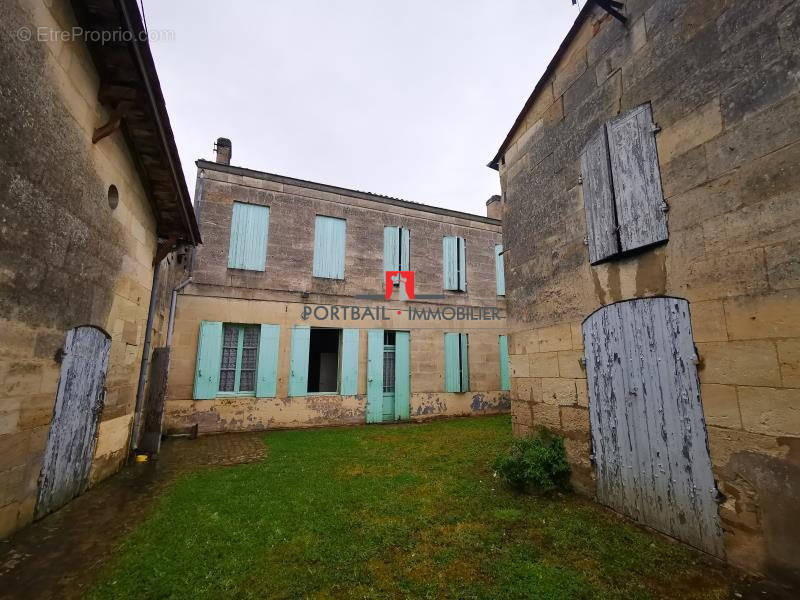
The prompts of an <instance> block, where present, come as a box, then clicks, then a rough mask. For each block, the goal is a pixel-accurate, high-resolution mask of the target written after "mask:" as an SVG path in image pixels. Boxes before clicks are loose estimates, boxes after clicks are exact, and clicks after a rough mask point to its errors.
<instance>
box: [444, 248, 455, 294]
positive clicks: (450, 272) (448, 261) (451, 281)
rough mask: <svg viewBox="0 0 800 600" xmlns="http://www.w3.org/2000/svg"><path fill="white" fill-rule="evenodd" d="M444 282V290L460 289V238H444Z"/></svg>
mask: <svg viewBox="0 0 800 600" xmlns="http://www.w3.org/2000/svg"><path fill="white" fill-rule="evenodd" d="M442 281H443V282H444V286H443V287H444V289H446V290H457V289H458V238H455V237H452V236H445V237H444V238H442Z"/></svg>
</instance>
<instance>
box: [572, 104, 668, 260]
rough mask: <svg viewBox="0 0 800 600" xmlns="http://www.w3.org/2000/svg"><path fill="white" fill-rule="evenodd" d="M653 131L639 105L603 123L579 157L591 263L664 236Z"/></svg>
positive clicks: (663, 205) (647, 107)
mask: <svg viewBox="0 0 800 600" xmlns="http://www.w3.org/2000/svg"><path fill="white" fill-rule="evenodd" d="M657 130H658V128H657V127H656V125H655V124H654V123H653V113H652V110H651V108H650V105H649V104H643V105H642V106H639V107H637V108H634V109H633V110H631V111H629V112H627V113H625V114H622V115H620V116H618V117H615V118H614V119H611V120H610V121H608V122H607V123H605V124H604V125H603V126H602V127H601V128H600V130H599V131H598V132H597V133H596V134H595V136H594V137H593V138H592V139H591V140H589V143H588V144H587V145H586V147H585V148H584V149H583V152H582V153H581V177H582V181H583V200H584V205H585V208H586V226H587V228H588V235H587V240H588V243H589V262H590V263H591V264H595V263H598V262H600V261H602V260H604V259H606V258H610V257H612V256H615V255H618V254H621V253H623V252H628V251H630V250H635V249H637V248H642V247H644V246H649V245H651V244H655V243H658V242H663V241H665V240H667V239H668V237H669V235H668V233H667V216H666V209H667V205H666V203H665V202H664V196H663V193H662V191H661V174H660V172H659V167H658V153H657V151H656V140H655V132H656V131H657Z"/></svg>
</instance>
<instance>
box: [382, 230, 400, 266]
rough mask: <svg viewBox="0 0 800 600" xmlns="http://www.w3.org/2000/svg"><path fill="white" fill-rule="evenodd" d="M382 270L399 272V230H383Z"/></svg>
mask: <svg viewBox="0 0 800 600" xmlns="http://www.w3.org/2000/svg"><path fill="white" fill-rule="evenodd" d="M383 270H384V271H399V270H400V228H399V227H384V228H383Z"/></svg>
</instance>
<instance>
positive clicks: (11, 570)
mask: <svg viewBox="0 0 800 600" xmlns="http://www.w3.org/2000/svg"><path fill="white" fill-rule="evenodd" d="M263 436H264V434H263V433H239V434H222V435H213V436H204V437H200V438H198V439H196V440H189V439H176V440H167V441H165V442H164V443H163V445H162V448H161V453H160V455H159V458H158V460H154V461H150V462H147V463H136V464H133V465H131V466H130V467H127V468H125V469H123V470H122V471H121V472H120V473H118V474H117V475H115V476H113V477H111V478H109V479H107V480H106V481H103V482H101V483H100V484H98V485H97V486H95V487H93V488H92V489H90V490H89V491H88V492H86V493H85V494H83V495H82V496H80V497H79V498H76V499H75V500H73V501H72V502H70V503H69V504H67V505H66V506H64V507H63V508H61V509H60V510H58V511H56V512H55V513H53V514H51V515H48V516H47V517H45V518H44V519H41V520H40V521H37V522H35V523H33V524H31V525H29V526H28V527H26V528H24V529H22V530H21V531H19V532H17V533H16V534H15V535H14V536H13V537H12V538H11V539H9V540H3V541H0V598H2V599H3V600H5V599H6V598H8V599H11V598H14V599H18V598H36V599H37V600H39V599H45V598H82V597H83V596H84V594H85V593H86V590H87V589H88V587H89V586H90V585H91V583H92V582H93V581H94V579H95V577H96V576H97V575H98V573H99V571H100V569H101V567H102V566H103V565H104V564H105V562H106V561H107V560H108V559H109V558H110V557H111V556H112V555H113V553H114V549H115V548H116V546H117V545H118V544H119V543H120V541H121V540H122V538H123V537H124V536H125V535H126V534H127V533H129V532H130V531H132V530H133V529H134V528H135V527H136V526H137V525H138V524H139V523H140V522H141V521H142V519H143V518H144V517H145V516H146V515H147V513H148V511H149V509H150V507H151V506H152V501H153V500H154V499H155V498H157V497H158V496H159V495H160V494H161V493H163V492H164V490H165V489H166V488H167V487H168V486H169V485H170V484H171V483H172V482H173V481H175V479H176V478H177V477H178V476H180V475H181V474H183V473H187V472H190V471H196V470H198V469H204V468H209V467H221V466H229V465H237V464H243V463H248V462H256V461H259V460H261V459H263V458H264V457H265V456H266V446H265V445H264V443H263V441H262V438H263Z"/></svg>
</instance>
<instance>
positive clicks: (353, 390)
mask: <svg viewBox="0 0 800 600" xmlns="http://www.w3.org/2000/svg"><path fill="white" fill-rule="evenodd" d="M358 334H359V330H358V329H343V330H342V387H341V394H342V396H355V395H356V394H358Z"/></svg>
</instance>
